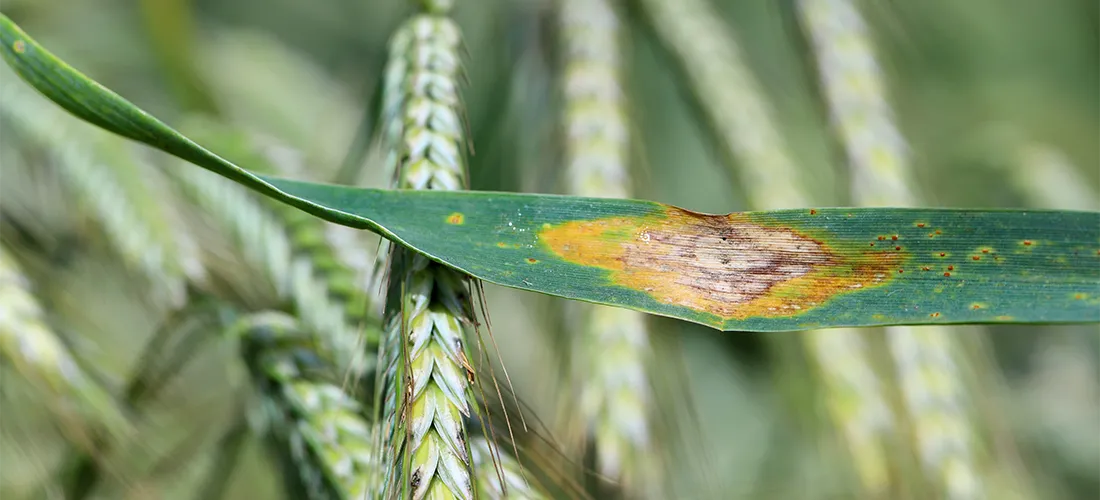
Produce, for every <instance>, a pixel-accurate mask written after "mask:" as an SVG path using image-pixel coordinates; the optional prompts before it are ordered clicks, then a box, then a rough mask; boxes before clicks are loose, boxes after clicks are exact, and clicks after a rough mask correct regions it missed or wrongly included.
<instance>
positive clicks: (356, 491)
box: [232, 313, 381, 500]
mask: <svg viewBox="0 0 1100 500" xmlns="http://www.w3.org/2000/svg"><path fill="white" fill-rule="evenodd" d="M232 336H233V337H234V338H239V339H240V340H241V342H242V352H243V355H244V357H245V360H246V362H247V363H248V366H249V370H250V371H251V373H252V375H253V379H254V381H255V384H256V386H257V389H258V390H259V392H260V395H261V398H262V400H263V404H264V409H265V414H266V415H267V416H268V418H269V422H268V431H267V434H268V436H269V439H270V440H271V443H272V445H273V446H274V447H275V449H276V450H277V452H278V456H279V457H280V459H281V461H282V462H283V463H282V465H283V467H284V473H285V474H287V477H284V479H285V480H287V481H288V485H291V486H292V487H291V491H297V492H300V494H301V495H303V496H305V497H306V498H309V499H311V500H320V499H341V500H351V499H355V500H365V499H367V498H375V497H376V495H377V491H378V486H379V480H380V476H381V462H380V461H379V460H378V456H377V454H376V452H375V446H374V433H375V430H374V428H373V426H372V425H371V424H369V423H368V421H367V419H366V414H365V412H364V410H363V408H362V407H361V406H360V405H359V403H358V402H357V401H355V399H354V398H352V397H351V396H349V395H348V394H347V393H346V392H344V390H343V389H341V388H340V386H338V385H334V384H331V383H328V382H323V381H317V380H315V377H314V376H313V375H312V373H314V372H316V371H328V367H325V366H324V362H323V361H321V360H320V359H319V358H317V357H316V354H315V353H314V352H313V351H312V350H311V349H310V348H309V347H308V346H309V337H308V336H306V335H302V333H301V330H300V329H299V327H298V325H297V323H296V322H295V320H294V319H293V318H290V317H288V316H285V315H282V314H277V313H264V314H255V315H252V316H249V317H246V318H245V319H243V320H241V322H240V323H239V324H238V325H236V326H235V327H234V330H233V335H232Z"/></svg>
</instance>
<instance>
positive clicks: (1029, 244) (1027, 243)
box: [1023, 240, 1031, 247]
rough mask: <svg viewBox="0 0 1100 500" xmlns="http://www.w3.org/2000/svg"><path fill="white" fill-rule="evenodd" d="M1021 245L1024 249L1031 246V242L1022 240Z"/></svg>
mask: <svg viewBox="0 0 1100 500" xmlns="http://www.w3.org/2000/svg"><path fill="white" fill-rule="evenodd" d="M1023 243H1024V246H1025V247H1029V246H1031V240H1024V241H1023Z"/></svg>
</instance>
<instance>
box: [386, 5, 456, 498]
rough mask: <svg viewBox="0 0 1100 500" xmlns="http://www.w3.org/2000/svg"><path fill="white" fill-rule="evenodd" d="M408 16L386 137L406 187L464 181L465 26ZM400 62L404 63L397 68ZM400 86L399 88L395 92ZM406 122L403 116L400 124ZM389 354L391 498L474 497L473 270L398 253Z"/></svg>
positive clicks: (397, 38) (395, 48)
mask: <svg viewBox="0 0 1100 500" xmlns="http://www.w3.org/2000/svg"><path fill="white" fill-rule="evenodd" d="M444 3H447V2H442V3H441V2H427V3H425V7H426V8H427V9H426V10H427V11H429V12H433V13H432V14H419V15H416V16H414V17H412V18H410V19H408V20H407V21H406V22H405V23H404V24H403V25H402V26H401V27H399V29H398V31H397V32H396V33H395V34H394V37H393V39H392V40H391V44H390V50H391V55H390V58H391V59H390V61H391V63H390V65H389V68H390V69H389V70H388V71H387V75H388V76H387V77H388V78H392V81H390V82H388V84H387V85H386V89H385V92H387V94H386V95H384V96H383V98H382V102H383V103H384V104H383V108H382V112H383V113H384V114H383V120H382V123H383V126H384V132H383V133H384V134H385V139H386V140H387V141H388V144H389V146H390V148H391V150H392V153H393V154H394V156H392V157H391V158H396V159H397V163H394V164H392V165H393V166H392V167H391V168H393V169H394V170H395V173H396V174H397V175H396V179H397V185H398V187H400V188H404V189H443V190H456V189H463V188H464V187H465V184H466V180H465V161H464V145H465V137H466V134H465V130H464V127H463V120H462V107H461V99H460V96H459V79H460V71H461V65H460V61H461V58H460V55H459V47H460V43H461V33H460V31H459V28H458V26H457V25H456V24H455V23H454V21H452V20H451V19H449V18H447V17H445V16H444V15H441V13H444V12H446V10H447V9H446V7H447V5H443V4H444ZM394 68H399V69H394ZM393 92H399V93H400V94H401V95H393V94H392V93H393ZM398 122H400V123H398ZM388 264H389V277H390V292H389V293H390V294H391V295H390V302H389V305H388V307H387V314H386V320H385V321H386V323H385V325H386V339H387V340H386V343H385V344H384V349H383V355H384V356H385V358H386V363H387V371H386V375H387V376H386V382H385V386H384V392H383V412H384V416H383V418H384V423H383V425H384V429H385V432H386V435H385V437H384V439H385V441H386V443H385V446H386V457H387V462H386V463H387V464H388V465H389V470H390V476H389V477H388V478H387V479H386V481H385V486H386V490H385V497H386V498H396V497H399V496H400V497H405V498H415V499H420V498H425V497H428V498H462V499H469V498H473V497H474V486H473V478H472V470H471V463H470V454H469V447H468V440H467V436H468V433H467V429H466V426H465V423H464V421H463V419H464V417H467V416H469V415H470V413H471V408H472V407H474V406H475V404H476V402H475V401H474V398H473V397H472V393H471V388H470V384H469V382H468V380H467V378H468V377H469V378H471V379H472V377H473V370H472V368H471V366H470V364H469V361H468V357H467V352H466V348H465V345H464V344H465V339H464V336H465V335H464V331H463V328H464V326H468V325H472V324H473V322H474V314H473V306H472V301H471V300H470V297H469V294H468V293H467V288H466V280H465V278H464V277H463V276H462V275H460V274H457V273H455V272H454V271H451V270H449V269H445V268H443V267H441V266H439V265H437V264H434V263H432V262H430V261H429V260H428V259H426V258H425V257H423V256H421V255H418V254H412V253H409V252H407V251H403V250H395V251H393V252H392V253H391V256H390V260H389V262H388Z"/></svg>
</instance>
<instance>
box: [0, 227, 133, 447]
mask: <svg viewBox="0 0 1100 500" xmlns="http://www.w3.org/2000/svg"><path fill="white" fill-rule="evenodd" d="M0 355H2V356H3V358H4V359H5V360H7V362H9V363H11V365H12V366H13V367H14V368H15V370H16V371H17V372H18V373H20V374H21V375H22V376H23V377H24V378H25V379H26V380H27V381H29V382H30V383H31V384H33V385H34V387H35V388H36V389H38V390H39V391H41V393H42V394H49V395H50V396H51V397H53V398H55V403H56V405H55V406H54V408H53V409H54V410H57V411H59V412H60V414H61V415H62V416H63V417H64V416H71V415H67V412H68V411H72V410H75V411H76V412H77V413H78V415H79V416H80V418H81V419H83V420H86V421H87V423H94V424H92V425H88V428H86V429H82V430H80V432H81V433H80V434H68V436H69V437H70V438H71V439H73V440H74V441H76V442H77V443H76V444H78V445H81V446H84V447H86V446H88V445H90V444H91V443H90V439H92V436H91V435H90V434H89V433H88V431H91V430H93V429H94V430H98V429H103V430H104V431H106V432H107V433H108V434H109V435H110V436H112V437H114V438H119V437H122V436H125V435H126V434H127V433H129V432H130V430H131V427H130V423H129V420H128V419H127V418H126V416H125V414H124V413H123V411H122V409H121V408H120V407H119V405H118V404H117V401H116V400H115V398H114V396H112V395H111V393H109V392H108V391H107V390H106V389H105V388H103V387H102V386H100V385H99V384H98V383H97V382H96V381H95V380H94V379H92V378H91V377H90V376H89V375H88V374H86V373H85V372H84V370H82V369H81V368H80V365H78V364H77V361H76V359H75V358H74V357H73V355H72V353H71V352H70V351H69V348H68V347H67V346H66V345H65V343H64V342H63V341H62V340H61V338H60V337H58V335H57V333H56V332H54V331H53V329H52V328H50V325H49V324H48V323H47V322H46V317H45V313H44V311H43V309H42V306H41V305H40V304H39V303H38V300H37V299H36V298H35V297H34V294H33V293H32V292H31V289H30V281H29V280H28V279H27V277H26V276H25V275H24V274H23V270H22V268H21V267H20V266H19V263H18V262H16V261H15V259H14V258H13V256H12V255H11V254H10V253H9V252H8V250H7V249H6V248H4V247H2V246H0ZM83 423H85V422H81V424H83ZM95 424H98V426H97V425H95ZM74 432H75V430H74Z"/></svg>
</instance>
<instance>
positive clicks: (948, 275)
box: [943, 272, 951, 278]
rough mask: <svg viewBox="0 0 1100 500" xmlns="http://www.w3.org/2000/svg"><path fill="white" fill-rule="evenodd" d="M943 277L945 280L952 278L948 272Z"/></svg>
mask: <svg viewBox="0 0 1100 500" xmlns="http://www.w3.org/2000/svg"><path fill="white" fill-rule="evenodd" d="M943 276H944V277H945V278H950V277H951V273H947V272H945V273H943Z"/></svg>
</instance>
